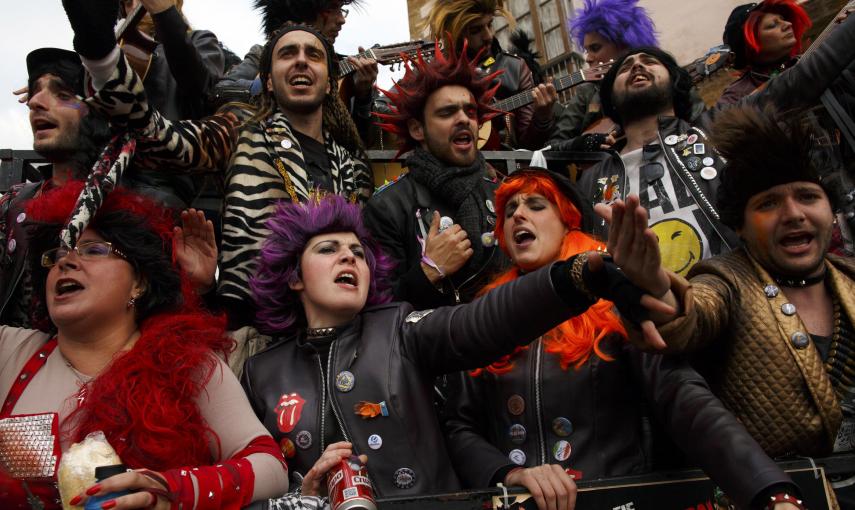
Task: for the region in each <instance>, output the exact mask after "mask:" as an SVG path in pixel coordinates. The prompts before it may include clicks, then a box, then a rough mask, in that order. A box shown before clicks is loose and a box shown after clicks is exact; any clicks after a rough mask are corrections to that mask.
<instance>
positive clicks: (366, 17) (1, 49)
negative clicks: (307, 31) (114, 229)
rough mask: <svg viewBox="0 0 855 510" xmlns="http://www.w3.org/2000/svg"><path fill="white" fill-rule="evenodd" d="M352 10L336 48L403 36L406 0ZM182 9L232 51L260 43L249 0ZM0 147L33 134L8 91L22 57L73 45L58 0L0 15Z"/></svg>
mask: <svg viewBox="0 0 855 510" xmlns="http://www.w3.org/2000/svg"><path fill="white" fill-rule="evenodd" d="M362 4H364V5H363V6H362V7H361V8H359V9H351V12H350V15H348V17H347V23H346V24H345V25H344V28H343V29H342V31H341V33H340V34H339V36H338V40H337V41H336V45H335V46H336V51H337V52H339V53H343V54H353V53H356V50H357V47H358V46H360V45H362V46H365V47H369V46H372V45H374V44H377V43H379V44H392V43H398V42H404V41H407V40H408V39H409V38H410V37H409V27H408V25H407V3H406V1H405V0H363V1H362ZM184 13H185V15H186V16H187V19H188V20H190V24H191V25H192V26H193V28H197V29H205V30H211V31H212V32H214V33H215V34H217V36H218V37H219V38H220V40H221V41H223V42H224V43H225V44H226V46H228V47H229V48H230V49H231V50H232V51H234V52H235V53H237V54H238V55H240V56H243V55H244V54H245V53H246V51H247V50H248V49H249V48H250V46H252V45H253V44H257V43H260V42H263V39H262V37H263V36H262V34H261V30H259V27H260V24H261V21H260V18H259V16H258V15H257V14H256V13H255V11H253V10H252V0H184ZM0 34H2V44H0V62H3V71H2V73H0V148H2V149H5V148H11V149H31V148H32V144H33V137H32V133H31V131H30V123H29V121H28V120H27V107H26V106H25V105H22V104H19V103H18V102H17V100H16V99H15V96H13V95H12V91H13V90H15V89H17V88H20V87H22V86H25V85H26V84H27V66H26V60H25V59H26V56H27V53H29V52H30V51H31V50H33V49H35V48H40V47H45V46H53V47H57V48H66V49H72V47H71V39H72V34H71V28H70V27H69V25H68V20H67V19H66V17H65V11H63V9H62V3H61V1H60V0H25V1H23V2H14V7H11V6H9V5H7V8H6V9H4V15H3V16H0ZM391 79H392V78H391V74H390V73H389V72H386V71H381V77H380V85H381V86H383V87H387V86H388V85H389V84H390V83H391Z"/></svg>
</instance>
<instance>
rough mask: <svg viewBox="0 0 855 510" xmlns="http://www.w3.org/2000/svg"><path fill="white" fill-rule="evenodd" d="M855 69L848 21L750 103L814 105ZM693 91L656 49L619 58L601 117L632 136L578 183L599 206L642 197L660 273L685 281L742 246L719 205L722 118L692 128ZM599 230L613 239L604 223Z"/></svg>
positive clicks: (853, 32)
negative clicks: (700, 266)
mask: <svg viewBox="0 0 855 510" xmlns="http://www.w3.org/2000/svg"><path fill="white" fill-rule="evenodd" d="M853 61H855V20H853V19H846V20H845V21H843V22H842V24H841V25H840V26H838V27H837V29H836V30H835V31H834V32H832V33H831V35H829V37H828V38H826V39H825V41H824V42H823V43H822V44H821V45H819V46H818V47H817V48H816V51H814V52H813V53H812V54H810V55H809V56H806V57H805V58H803V59H802V61H801V63H800V64H799V65H798V66H795V67H792V68H790V69H788V70H787V71H785V72H784V73H781V75H780V76H779V77H778V78H777V79H775V80H772V81H770V82H769V86H768V87H766V88H765V89H764V90H763V91H762V92H760V93H758V94H754V95H752V96H749V97H746V98H744V99H743V101H744V102H750V103H753V104H757V105H761V106H765V105H767V104H774V105H775V106H777V107H778V108H780V109H782V110H788V109H792V108H796V107H801V106H811V105H813V104H815V103H816V102H817V101H818V100H819V97H820V95H821V94H822V93H823V91H825V89H826V88H827V87H828V85H829V84H830V83H832V82H833V81H834V80H835V79H836V78H837V77H838V76H839V75H840V74H841V73H842V72H843V70H844V69H846V68H847V67H848V66H849V65H850V64H851V63H852V62H853ZM690 87H691V80H690V78H689V76H688V73H687V72H686V71H685V70H684V69H683V68H682V67H680V66H679V65H677V63H676V61H675V60H674V58H673V57H672V56H671V55H669V54H668V53H666V52H664V51H662V50H660V49H658V48H652V47H649V48H636V49H633V50H630V51H629V52H627V53H625V54H624V55H623V56H621V57H619V58H618V59H617V61H616V62H615V64H614V65H613V66H612V67H611V69H610V70H609V72H608V73H607V74H606V76H605V77H604V78H603V81H602V83H601V86H600V96H601V98H602V103H603V113H604V114H605V115H607V116H608V117H610V118H611V119H613V120H614V121H615V122H617V123H618V124H619V125H620V126H621V127H622V129H623V132H624V133H625V135H626V136H625V138H624V139H623V140H621V141H620V142H619V143H618V144H617V145H615V147H614V149H613V150H610V151H609V157H608V159H606V160H604V161H603V162H601V163H598V164H597V165H595V166H593V167H591V168H589V169H587V170H585V172H584V173H583V174H582V177H581V178H580V187H581V188H582V189H583V190H584V191H585V193H586V194H587V195H588V196H589V197H590V199H591V201H592V202H593V203H599V202H604V203H611V202H614V201H615V200H617V199H620V198H625V197H626V196H627V195H629V194H630V193H633V194H637V195H639V197H640V200H641V205H642V207H644V208H645V209H647V210H648V212H649V214H650V223H651V225H652V228H653V231H654V232H656V234H657V235H658V236H659V242H660V249H661V251H662V256H663V264H664V265H665V267H666V268H668V269H670V270H671V271H674V272H675V273H678V274H680V275H681V276H685V275H686V274H687V273H688V271H689V270H690V269H691V268H692V266H693V265H695V264H696V263H697V262H698V261H699V260H702V259H706V258H709V257H711V256H714V255H718V254H720V253H725V252H728V251H730V250H731V249H733V248H735V247H736V246H738V239H737V238H736V236H735V234H734V233H733V231H732V230H731V229H730V228H729V227H728V225H726V224H724V223H723V222H722V221H721V213H720V211H719V210H718V208H717V207H716V205H715V204H716V196H717V195H718V188H719V185H720V182H721V180H720V178H719V172H720V171H721V167H722V166H723V164H724V162H725V161H724V159H723V158H722V157H721V156H720V155H719V154H718V153H717V152H716V151H715V149H714V145H713V142H711V141H710V140H708V139H707V137H708V136H712V135H714V134H715V129H716V128H715V127H714V126H712V125H711V124H712V121H713V120H714V119H715V117H716V116H717V114H718V113H719V111H718V110H715V109H713V110H710V111H707V112H705V113H704V114H702V115H701V116H700V117H698V118H696V119H694V120H692V119H691V111H692V107H691V105H692V102H691V98H690ZM746 136H750V135H746ZM595 230H596V231H597V232H596V233H598V234H599V235H601V236H603V237H605V236H607V235H608V230H607V229H606V228H605V225H604V224H603V223H600V224H599V225H598V226H597V227H596V229H595Z"/></svg>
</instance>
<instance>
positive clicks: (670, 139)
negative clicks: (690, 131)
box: [665, 135, 680, 145]
mask: <svg viewBox="0 0 855 510" xmlns="http://www.w3.org/2000/svg"><path fill="white" fill-rule="evenodd" d="M679 141H680V137H679V136H677V135H668V136H666V137H665V143H666V144H668V145H677V142H679Z"/></svg>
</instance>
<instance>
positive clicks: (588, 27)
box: [570, 0, 659, 49]
mask: <svg viewBox="0 0 855 510" xmlns="http://www.w3.org/2000/svg"><path fill="white" fill-rule="evenodd" d="M591 32H596V33H598V34H600V35H601V36H603V37H605V38H606V39H608V40H609V41H611V42H613V43H615V44H617V45H618V46H625V47H626V49H632V48H639V47H641V46H655V47H657V48H658V47H659V41H658V40H657V39H656V27H655V26H654V25H653V20H652V19H650V15H649V14H648V13H647V10H646V9H645V8H643V7H639V6H638V0H585V6H584V7H583V8H581V9H579V10H577V11H576V15H575V16H574V17H573V19H571V20H570V33H571V34H573V38H574V39H576V42H577V43H578V44H579V47H580V48H581V47H583V46H584V42H583V41H584V40H585V34H588V33H591Z"/></svg>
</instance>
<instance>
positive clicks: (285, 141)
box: [280, 138, 294, 150]
mask: <svg viewBox="0 0 855 510" xmlns="http://www.w3.org/2000/svg"><path fill="white" fill-rule="evenodd" d="M280 145H281V146H282V148H283V149H285V150H288V149H290V148H291V147H292V146H293V145H294V144H293V143H291V140H289V139H287V138H285V139H283V140H282V142H281V143H280Z"/></svg>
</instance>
